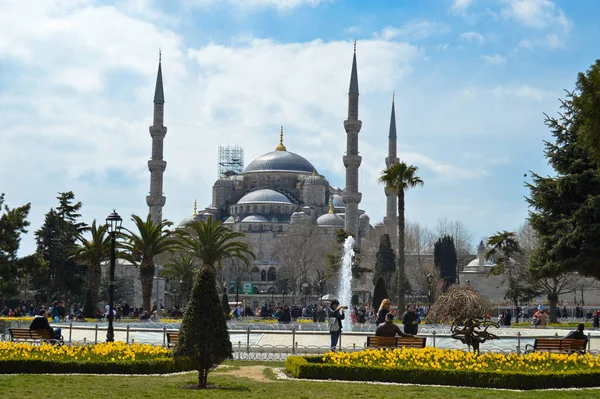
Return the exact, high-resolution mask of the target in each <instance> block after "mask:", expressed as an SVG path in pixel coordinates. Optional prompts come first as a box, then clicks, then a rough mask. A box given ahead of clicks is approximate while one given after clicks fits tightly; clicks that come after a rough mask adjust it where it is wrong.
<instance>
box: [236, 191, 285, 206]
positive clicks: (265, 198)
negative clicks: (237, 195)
mask: <svg viewBox="0 0 600 399" xmlns="http://www.w3.org/2000/svg"><path fill="white" fill-rule="evenodd" d="M261 202H262V203H273V202H276V203H284V204H291V203H292V202H291V201H290V200H289V198H288V197H286V196H285V195H283V194H281V193H280V192H277V191H275V190H271V189H268V188H265V189H262V190H256V191H252V192H250V193H248V194H246V195H244V196H243V197H242V198H241V199H240V200H239V201H238V202H237V203H238V204H255V203H261Z"/></svg>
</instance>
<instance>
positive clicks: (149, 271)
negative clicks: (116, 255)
mask: <svg viewBox="0 0 600 399" xmlns="http://www.w3.org/2000/svg"><path fill="white" fill-rule="evenodd" d="M131 220H133V222H134V223H135V227H136V228H137V232H136V233H134V232H132V231H130V230H127V229H123V230H125V231H126V232H127V233H125V234H123V238H124V241H123V242H121V243H120V244H119V247H120V248H121V249H122V250H123V252H122V253H121V254H120V257H121V258H123V259H125V260H127V261H129V262H131V263H133V264H134V265H138V262H139V261H140V258H141V263H140V264H139V268H140V281H141V283H142V299H143V302H144V309H146V310H150V308H151V307H150V301H151V298H152V283H153V279H154V272H155V270H154V257H155V256H157V255H160V254H162V253H164V252H172V251H173V250H174V249H175V248H177V245H178V244H179V240H177V239H176V238H174V237H173V236H172V235H171V231H169V230H167V229H166V228H167V227H169V226H171V224H172V223H171V222H169V221H168V220H162V221H160V222H154V221H152V219H151V218H150V215H148V217H147V218H146V220H145V221H144V220H142V218H140V217H139V216H137V215H131ZM157 284H158V282H157ZM156 306H157V308H158V306H159V304H158V303H157V304H156Z"/></svg>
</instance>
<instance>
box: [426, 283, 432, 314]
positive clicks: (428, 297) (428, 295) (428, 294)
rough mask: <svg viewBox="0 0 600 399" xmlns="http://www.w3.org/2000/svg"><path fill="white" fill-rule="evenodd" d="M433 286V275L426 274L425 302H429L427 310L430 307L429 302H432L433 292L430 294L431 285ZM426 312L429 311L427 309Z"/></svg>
mask: <svg viewBox="0 0 600 399" xmlns="http://www.w3.org/2000/svg"><path fill="white" fill-rule="evenodd" d="M432 284H433V274H431V273H427V288H428V291H427V301H428V302H429V308H430V307H431V302H433V292H432V289H431V288H432V287H431V285H432ZM427 312H429V309H427Z"/></svg>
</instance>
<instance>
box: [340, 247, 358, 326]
mask: <svg viewBox="0 0 600 399" xmlns="http://www.w3.org/2000/svg"><path fill="white" fill-rule="evenodd" d="M353 258H354V237H352V236H349V237H348V238H346V241H344V253H343V255H342V268H341V270H340V283H339V285H338V287H339V288H338V292H337V295H336V297H337V299H338V301H340V305H342V306H348V309H346V318H345V319H344V321H343V323H342V326H343V329H344V330H345V331H350V330H352V323H351V322H350V311H351V305H352V260H353Z"/></svg>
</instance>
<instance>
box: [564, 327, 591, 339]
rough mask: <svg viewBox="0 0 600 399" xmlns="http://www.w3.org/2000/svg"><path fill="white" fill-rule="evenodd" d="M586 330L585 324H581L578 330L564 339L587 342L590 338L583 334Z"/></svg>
mask: <svg viewBox="0 0 600 399" xmlns="http://www.w3.org/2000/svg"><path fill="white" fill-rule="evenodd" d="M584 328H585V325H584V324H583V323H579V324H578V325H577V330H574V331H571V332H570V333H568V334H567V335H565V336H564V338H570V339H585V340H586V341H587V339H588V337H587V335H585V333H584V332H583V330H584Z"/></svg>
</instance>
